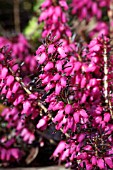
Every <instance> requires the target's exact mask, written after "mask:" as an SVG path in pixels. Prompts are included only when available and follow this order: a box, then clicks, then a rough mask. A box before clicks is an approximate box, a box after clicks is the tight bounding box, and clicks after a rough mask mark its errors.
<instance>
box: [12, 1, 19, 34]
mask: <svg viewBox="0 0 113 170" xmlns="http://www.w3.org/2000/svg"><path fill="white" fill-rule="evenodd" d="M13 3H14V25H15V31H16V32H20V15H19V13H20V10H19V0H13Z"/></svg>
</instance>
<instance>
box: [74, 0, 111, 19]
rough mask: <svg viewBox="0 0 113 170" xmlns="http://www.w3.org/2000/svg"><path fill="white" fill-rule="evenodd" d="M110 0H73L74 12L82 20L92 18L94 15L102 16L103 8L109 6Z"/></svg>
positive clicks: (99, 17)
mask: <svg viewBox="0 0 113 170" xmlns="http://www.w3.org/2000/svg"><path fill="white" fill-rule="evenodd" d="M109 3H110V0H101V1H100V0H96V1H93V0H83V1H79V0H72V3H71V7H72V14H76V15H77V17H78V18H79V19H80V20H83V19H86V20H90V19H91V18H92V17H94V16H95V17H96V18H97V19H101V18H102V8H105V7H109Z"/></svg>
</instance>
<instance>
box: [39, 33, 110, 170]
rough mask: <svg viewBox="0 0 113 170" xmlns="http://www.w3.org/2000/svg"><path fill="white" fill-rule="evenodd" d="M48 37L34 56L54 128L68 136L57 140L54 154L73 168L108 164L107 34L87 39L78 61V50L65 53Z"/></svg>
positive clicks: (43, 122)
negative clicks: (46, 41)
mask: <svg viewBox="0 0 113 170" xmlns="http://www.w3.org/2000/svg"><path fill="white" fill-rule="evenodd" d="M48 42H49V44H44V45H43V46H41V47H39V49H38V50H37V55H36V59H37V61H38V64H39V65H40V68H41V74H40V75H39V77H40V79H41V85H42V87H43V88H44V90H45V93H46V94H47V95H46V97H45V99H44V100H45V102H46V103H48V104H49V105H48V112H50V113H51V114H52V117H53V119H52V120H53V122H54V123H55V128H56V130H60V129H62V132H63V133H64V134H66V133H67V134H68V137H69V139H67V140H65V141H61V142H60V143H59V145H58V148H57V149H56V150H55V152H54V153H53V157H59V160H60V161H67V164H66V166H71V167H72V168H73V167H74V168H78V169H81V168H86V169H87V170H90V169H93V168H100V169H102V168H104V169H107V168H108V167H109V168H112V167H113V162H112V161H113V156H112V155H111V151H112V149H113V145H112V140H113V138H112V135H111V134H112V116H113V115H112V113H111V108H110V105H109V103H111V104H112V99H110V100H109V91H110V90H111V89H112V86H111V82H109V81H108V80H109V78H111V74H110V75H108V74H107V73H108V71H111V69H112V67H111V64H110V65H108V63H109V61H108V60H107V58H106V57H107V56H106V55H107V54H108V53H109V52H110V45H109V39H108V38H106V37H102V36H101V37H98V38H95V39H94V40H92V41H91V42H90V44H89V45H88V46H87V48H86V50H84V51H83V54H82V61H78V59H77V54H76V55H75V56H73V55H71V56H68V54H66V53H65V51H64V48H63V47H62V46H61V45H58V43H56V42H53V41H51V39H49V41H48ZM50 47H51V50H50ZM48 49H49V50H48ZM50 51H52V52H53V53H51V52H50ZM48 52H49V53H48ZM43 56H46V57H44V58H43ZM41 61H42V62H41ZM105 65H107V66H108V68H107V67H105ZM101 68H102V70H101ZM106 69H107V71H106ZM106 78H107V80H106ZM108 82H109V83H108ZM107 83H108V84H107ZM107 93H108V94H107ZM110 95H111V94H110ZM111 96H112V95H111ZM108 100H109V101H108ZM45 120H46V124H47V119H46V117H43V118H42V127H43V125H44V126H45ZM40 124H41V122H40ZM39 128H40V127H39ZM109 140H110V141H109ZM108 145H109V147H108Z"/></svg>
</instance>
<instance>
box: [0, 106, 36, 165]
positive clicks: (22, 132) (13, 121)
mask: <svg viewBox="0 0 113 170" xmlns="http://www.w3.org/2000/svg"><path fill="white" fill-rule="evenodd" d="M0 127H1V130H0V133H1V136H0V161H2V163H9V162H12V161H15V160H16V161H19V160H20V159H21V158H22V156H24V155H25V152H26V150H25V148H24V147H22V143H23V142H24V144H25V145H26V146H27V144H32V142H33V141H34V140H35V136H34V134H33V131H32V130H30V128H29V127H30V126H29V127H28V126H27V124H26V120H23V119H22V118H21V117H20V116H19V110H18V109H17V108H16V107H13V108H5V109H4V110H3V111H2V112H1V115H0Z"/></svg>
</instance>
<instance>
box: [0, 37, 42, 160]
mask: <svg viewBox="0 0 113 170" xmlns="http://www.w3.org/2000/svg"><path fill="white" fill-rule="evenodd" d="M0 47H1V51H0V103H1V104H4V105H6V108H5V109H3V110H2V112H1V115H0V122H1V123H0V127H1V132H0V133H1V136H0V160H1V162H2V163H3V162H7V163H9V162H11V161H14V160H17V161H18V160H20V158H21V157H22V156H23V155H24V154H25V152H26V151H27V147H28V146H29V145H31V144H32V143H33V141H34V140H35V135H34V131H35V126H34V125H33V122H29V117H30V120H31V119H32V120H34V119H35V118H36V117H37V116H38V115H39V108H38V107H37V108H36V105H37V101H36V100H37V98H38V93H37V92H31V91H30V90H32V89H31V88H30V87H31V84H32V78H31V77H32V76H33V75H34V74H35V73H37V69H36V66H37V64H36V60H35V58H34V57H33V55H31V53H30V46H29V44H28V42H27V40H26V39H25V37H24V36H23V35H21V34H20V35H18V36H16V37H13V38H12V39H10V40H9V39H7V38H4V37H0ZM29 75H31V77H30V76H29ZM28 122H29V123H28ZM2 127H3V131H2ZM24 145H25V146H26V147H25V146H24ZM27 145H28V146H27ZM24 151H25V152H24Z"/></svg>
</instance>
